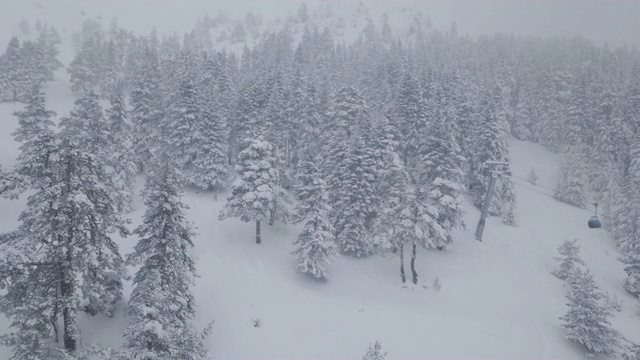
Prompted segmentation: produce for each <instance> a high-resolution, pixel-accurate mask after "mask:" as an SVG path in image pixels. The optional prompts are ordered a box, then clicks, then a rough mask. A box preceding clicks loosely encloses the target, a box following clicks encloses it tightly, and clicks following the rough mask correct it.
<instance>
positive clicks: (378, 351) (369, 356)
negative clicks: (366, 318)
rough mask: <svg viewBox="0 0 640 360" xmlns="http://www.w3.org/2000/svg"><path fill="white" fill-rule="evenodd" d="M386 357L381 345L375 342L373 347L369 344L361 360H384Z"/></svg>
mask: <svg viewBox="0 0 640 360" xmlns="http://www.w3.org/2000/svg"><path fill="white" fill-rule="evenodd" d="M386 356H387V353H386V352H382V344H380V342H379V341H378V340H376V342H375V343H374V344H373V345H371V344H369V349H368V350H367V353H366V354H365V355H364V357H363V358H362V360H384V359H385V357H386Z"/></svg>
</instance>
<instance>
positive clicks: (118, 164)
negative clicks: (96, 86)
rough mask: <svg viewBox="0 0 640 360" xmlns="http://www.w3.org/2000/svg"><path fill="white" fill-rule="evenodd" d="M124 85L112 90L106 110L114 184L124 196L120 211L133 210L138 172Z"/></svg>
mask: <svg viewBox="0 0 640 360" xmlns="http://www.w3.org/2000/svg"><path fill="white" fill-rule="evenodd" d="M123 85H124V84H123V83H120V84H117V85H114V86H113V87H112V88H110V90H109V92H110V93H109V94H110V95H109V103H110V107H109V108H108V109H107V110H106V116H107V119H106V120H107V133H108V135H107V137H108V140H107V141H108V144H109V146H110V156H109V159H110V160H111V161H110V165H111V169H113V182H114V185H116V186H117V187H118V189H120V190H121V191H122V194H123V197H122V200H123V203H122V204H119V205H118V209H120V211H126V210H130V209H131V201H132V200H133V191H134V187H135V180H136V172H137V169H136V164H135V160H134V155H133V138H132V136H131V125H130V124H129V123H128V122H127V117H128V112H127V109H126V104H125V100H124V91H123Z"/></svg>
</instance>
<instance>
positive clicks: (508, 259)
mask: <svg viewBox="0 0 640 360" xmlns="http://www.w3.org/2000/svg"><path fill="white" fill-rule="evenodd" d="M67 86H68V83H67V82H66V81H62V80H56V81H54V82H51V83H49V84H47V86H46V92H47V96H48V99H49V101H48V106H49V107H50V108H53V109H55V110H56V111H58V116H64V115H66V114H67V113H68V111H69V109H70V108H71V107H72V103H73V98H72V97H71V96H70V94H69V92H68V90H66V88H67ZM20 107H21V105H19V104H12V103H1V104H0V119H2V131H1V132H0V164H2V166H3V167H5V169H6V168H8V167H10V166H11V165H12V164H13V163H14V159H15V157H16V156H17V155H18V144H17V143H15V142H14V141H13V139H12V137H11V136H10V135H9V134H10V132H11V131H13V129H15V128H16V126H17V119H16V118H15V117H14V116H11V112H12V111H15V110H17V109H19V108H20ZM510 145H511V157H512V163H511V170H512V172H513V175H514V176H517V177H519V178H526V177H527V175H528V173H529V171H530V170H531V168H535V169H536V172H537V174H538V176H539V177H540V179H539V180H538V185H537V186H536V185H532V184H530V183H528V182H526V181H523V180H520V179H517V178H515V179H514V182H515V183H516V192H517V204H518V205H517V220H518V226H516V227H512V226H507V225H504V224H503V223H502V221H501V219H500V218H491V217H490V218H489V219H488V222H487V227H486V229H485V233H484V239H483V241H482V242H479V241H477V240H475V239H474V236H473V232H474V230H475V225H476V223H477V220H478V218H479V211H478V210H477V209H476V208H475V207H473V205H472V204H471V201H470V200H468V201H467V202H466V203H465V206H466V209H467V214H466V217H465V222H466V223H467V227H468V229H467V230H465V231H458V232H456V233H455V234H454V235H455V236H454V241H455V243H454V246H453V247H452V248H451V250H450V251H448V252H440V251H432V252H427V251H424V250H422V249H420V250H419V253H418V258H417V270H418V272H419V275H420V280H419V284H418V285H417V286H413V285H408V286H406V287H403V286H402V284H401V282H400V274H399V258H398V257H397V255H396V254H392V253H388V254H385V255H378V256H373V257H371V258H368V259H354V258H351V257H348V256H341V257H339V258H338V259H337V260H336V261H335V262H334V263H333V264H332V265H330V267H329V268H328V276H329V278H330V279H329V281H328V282H326V283H320V282H316V281H314V280H312V279H310V278H307V277H305V276H303V275H300V274H299V273H297V272H296V270H295V257H294V256H292V255H290V253H291V251H293V250H294V248H293V245H292V242H293V241H294V239H295V237H296V236H297V232H298V231H299V230H300V228H299V227H298V226H293V225H274V226H264V227H263V243H262V244H261V245H257V244H255V243H254V225H253V224H252V223H249V224H246V223H242V222H241V221H239V220H236V219H227V220H224V221H219V220H218V214H219V212H220V210H221V208H222V206H223V204H224V202H225V200H224V199H225V196H226V194H218V196H217V199H218V200H217V201H214V195H213V194H212V193H196V192H193V191H187V193H186V195H185V199H184V200H185V202H186V203H187V204H188V205H189V206H190V207H191V208H190V210H189V212H188V214H189V218H190V220H191V221H192V222H193V223H194V224H195V225H196V227H197V229H198V232H199V235H198V236H197V237H196V238H195V240H194V241H195V249H194V253H195V255H196V256H197V259H198V260H197V268H198V272H199V274H200V275H201V277H200V278H198V279H197V281H196V282H197V283H196V286H195V287H194V289H193V291H194V295H195V297H196V300H197V302H198V308H197V318H196V319H195V324H196V326H197V327H198V328H204V327H205V326H206V324H207V323H208V322H210V321H211V320H215V325H214V327H213V333H212V334H211V336H210V338H209V340H208V346H209V348H210V350H211V352H212V355H213V357H214V358H215V359H229V360H233V359H238V360H239V359H242V360H249V359H359V358H361V357H362V356H363V355H364V353H365V352H366V349H367V346H368V344H369V343H373V342H374V341H376V340H379V341H380V342H381V343H382V347H383V350H384V351H387V352H388V353H389V355H388V357H387V359H388V360H394V359H425V358H431V359H582V358H583V356H584V351H583V350H582V349H581V348H580V347H578V346H577V345H575V344H573V343H571V342H570V341H568V340H565V339H564V332H563V329H562V328H561V326H560V324H561V321H560V320H559V319H558V317H559V316H562V315H564V313H565V312H566V305H565V303H566V300H565V293H566V289H565V288H564V287H563V283H562V281H560V280H558V279H556V278H555V277H554V276H552V275H551V271H552V270H554V269H556V268H557V267H558V264H557V263H556V262H555V260H553V257H554V256H557V252H556V249H557V247H558V245H560V244H561V243H562V242H563V241H564V240H566V239H574V238H579V239H580V241H579V242H578V243H579V245H580V247H581V257H582V258H583V259H584V261H585V262H586V263H587V265H588V266H589V267H590V268H591V269H592V271H593V272H594V274H595V278H596V280H597V281H598V283H599V284H600V286H601V288H602V290H603V291H604V292H606V293H609V295H610V296H611V297H613V296H614V295H617V297H618V298H619V299H620V300H622V312H619V313H618V312H615V315H616V317H615V319H613V321H612V322H613V325H614V326H615V327H616V328H617V329H618V330H619V331H621V332H622V333H623V334H624V335H625V336H626V337H627V338H629V339H630V340H633V341H638V340H640V339H639V338H640V334H639V332H638V326H637V324H638V320H639V319H638V301H637V299H633V298H632V297H631V296H629V295H627V294H626V293H625V292H624V290H623V289H622V280H623V279H624V276H625V274H624V272H623V270H622V267H623V266H622V264H620V263H619V262H618V261H617V260H616V258H617V256H618V255H619V253H618V251H617V250H616V248H615V245H614V241H613V240H612V239H611V237H610V236H609V234H608V233H607V232H606V231H604V230H590V229H589V228H588V227H587V220H588V218H589V217H590V216H591V215H592V214H591V212H590V211H589V210H585V209H579V208H576V207H572V206H569V205H566V204H562V203H559V202H557V201H555V200H554V199H553V198H551V197H550V196H545V195H543V194H541V193H548V194H550V193H551V192H550V191H549V189H546V188H545V187H548V188H553V185H554V183H555V176H556V172H557V170H558V165H559V159H558V156H557V155H555V154H552V153H550V152H548V151H547V150H545V149H544V148H542V147H540V146H538V145H535V144H531V143H525V142H521V141H517V140H510ZM142 181H143V179H142V178H139V179H138V189H142V184H143V182H142ZM25 201H26V197H24V196H23V197H21V198H20V199H19V200H16V201H9V200H6V199H0V232H7V231H11V230H13V229H15V228H16V226H17V225H18V215H19V212H20V210H21V209H22V208H23V206H24V203H25ZM143 212H144V208H143V205H142V202H141V200H140V199H139V198H138V199H136V203H135V211H134V212H133V213H132V214H131V218H132V220H133V224H132V226H136V225H137V224H139V223H140V219H141V216H142V214H143ZM135 242H136V238H134V237H131V238H127V239H123V240H121V241H119V243H120V245H121V251H122V252H123V253H128V252H130V251H131V249H132V248H133V246H134V245H135ZM406 260H407V265H408V258H407V259H406ZM408 270H409V269H408V268H407V271H408ZM134 271H135V269H131V273H133V272H134ZM436 277H437V278H439V280H440V282H441V283H442V288H441V290H440V291H435V290H434V289H433V286H432V284H433V282H434V280H435V279H436ZM126 286H127V288H126V289H125V297H126V296H128V294H129V293H130V283H127V285H126ZM80 317H81V319H80V326H81V330H82V344H84V345H88V344H90V343H92V342H98V343H102V344H105V345H113V346H119V345H120V344H121V343H122V339H121V330H122V328H123V327H124V325H125V324H126V321H127V319H126V316H125V310H124V304H120V307H119V309H118V311H117V315H116V317H115V318H112V319H110V318H105V317H101V316H96V317H90V316H86V315H84V314H81V315H80ZM255 319H259V320H260V326H259V327H254V321H253V320H255ZM0 330H1V331H2V332H4V331H6V330H8V323H7V321H6V319H0ZM8 357H9V352H8V349H4V348H2V349H0V359H6V358H8Z"/></svg>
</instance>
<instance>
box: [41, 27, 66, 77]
mask: <svg viewBox="0 0 640 360" xmlns="http://www.w3.org/2000/svg"><path fill="white" fill-rule="evenodd" d="M37 42H38V47H39V48H40V49H42V52H43V54H44V63H45V65H46V67H47V70H48V71H47V74H48V75H49V77H47V78H46V79H45V80H47V81H50V80H53V74H54V73H55V72H56V71H57V70H58V69H60V68H62V63H61V62H60V60H58V54H59V53H60V51H59V50H58V44H60V42H61V40H60V35H59V34H58V32H57V31H56V29H55V28H54V27H53V26H47V25H46V24H44V25H43V26H42V27H41V28H40V29H38V40H37Z"/></svg>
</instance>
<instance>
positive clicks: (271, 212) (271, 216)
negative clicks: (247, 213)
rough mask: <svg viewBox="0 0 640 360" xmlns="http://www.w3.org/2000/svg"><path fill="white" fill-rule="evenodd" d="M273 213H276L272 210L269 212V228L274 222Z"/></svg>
mask: <svg viewBox="0 0 640 360" xmlns="http://www.w3.org/2000/svg"><path fill="white" fill-rule="evenodd" d="M275 212H276V210H275V209H273V210H271V211H270V212H269V226H272V225H273V223H274V222H275V220H274V219H275V217H274V214H275Z"/></svg>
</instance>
